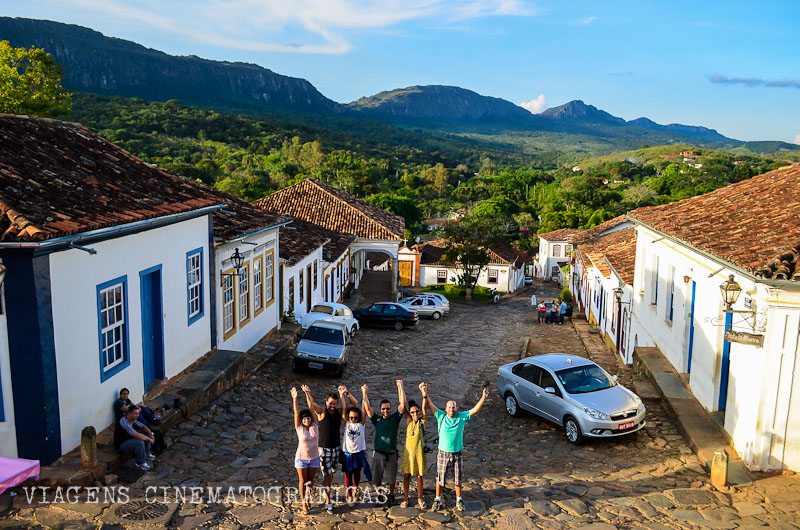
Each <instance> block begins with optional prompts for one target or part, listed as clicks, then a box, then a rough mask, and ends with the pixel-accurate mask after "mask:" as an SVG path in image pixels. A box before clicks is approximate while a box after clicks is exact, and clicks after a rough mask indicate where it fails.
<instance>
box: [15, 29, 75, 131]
mask: <svg viewBox="0 0 800 530" xmlns="http://www.w3.org/2000/svg"><path fill="white" fill-rule="evenodd" d="M62 73H63V68H62V67H61V66H60V65H59V64H58V63H56V62H55V61H54V60H53V58H52V57H50V54H48V53H46V52H45V51H44V50H42V49H41V48H30V49H27V48H12V47H11V45H10V44H9V43H8V41H5V40H4V41H0V112H2V113H7V114H27V115H29V116H56V115H59V114H65V113H67V112H69V111H70V107H71V103H70V95H69V94H68V93H67V92H65V91H64V90H63V89H62V87H61V75H62Z"/></svg>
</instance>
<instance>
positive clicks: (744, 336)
mask: <svg viewBox="0 0 800 530" xmlns="http://www.w3.org/2000/svg"><path fill="white" fill-rule="evenodd" d="M725 340H727V341H728V342H738V343H739V344H747V345H749V346H755V347H756V348H763V347H764V335H754V334H752V333H745V332H744V331H733V330H728V331H726V332H725Z"/></svg>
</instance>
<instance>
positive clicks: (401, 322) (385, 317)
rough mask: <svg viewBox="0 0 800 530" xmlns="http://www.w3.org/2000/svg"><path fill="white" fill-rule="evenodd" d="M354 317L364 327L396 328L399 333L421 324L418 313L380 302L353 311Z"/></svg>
mask: <svg viewBox="0 0 800 530" xmlns="http://www.w3.org/2000/svg"><path fill="white" fill-rule="evenodd" d="M353 316H355V317H356V318H357V319H358V323H359V324H361V325H362V326H375V327H382V328H394V329H396V330H397V331H400V330H401V329H403V328H404V327H408V326H415V325H416V324H417V322H419V315H418V314H417V312H416V311H412V310H410V309H408V308H407V307H405V306H403V305H402V304H394V303H392V302H378V303H377V304H372V305H371V306H367V307H362V308H361V309H356V310H355V311H353Z"/></svg>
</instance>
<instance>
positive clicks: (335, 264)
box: [286, 249, 363, 302]
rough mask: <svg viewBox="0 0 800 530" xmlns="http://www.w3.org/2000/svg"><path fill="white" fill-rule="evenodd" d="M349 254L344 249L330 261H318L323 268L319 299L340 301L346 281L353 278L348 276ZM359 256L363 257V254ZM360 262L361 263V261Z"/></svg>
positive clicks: (348, 281)
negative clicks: (326, 293) (326, 291)
mask: <svg viewBox="0 0 800 530" xmlns="http://www.w3.org/2000/svg"><path fill="white" fill-rule="evenodd" d="M350 256H351V254H350V250H349V249H348V250H345V251H344V252H343V253H342V254H340V255H339V256H336V257H333V258H331V259H332V260H333V261H331V262H330V263H327V262H320V263H321V266H322V268H323V272H322V282H323V283H322V284H321V285H320V300H325V301H327V302H340V301H341V300H342V295H343V294H344V289H345V288H346V287H347V284H348V283H350V282H351V281H353V278H351V277H350V270H349V269H350ZM356 257H358V255H356V256H355V257H354V258H353V259H355V258H356ZM361 257H363V254H362V256H361ZM360 261H361V260H360ZM361 262H362V263H363V261H361ZM357 274H358V272H357ZM357 277H358V276H357ZM331 278H333V284H331ZM296 282H297V280H296V279H295V283H296ZM286 285H287V286H288V282H287V283H286ZM326 285H327V289H328V297H327V300H326V299H325V286H326ZM295 288H296V286H295ZM295 300H297V298H295Z"/></svg>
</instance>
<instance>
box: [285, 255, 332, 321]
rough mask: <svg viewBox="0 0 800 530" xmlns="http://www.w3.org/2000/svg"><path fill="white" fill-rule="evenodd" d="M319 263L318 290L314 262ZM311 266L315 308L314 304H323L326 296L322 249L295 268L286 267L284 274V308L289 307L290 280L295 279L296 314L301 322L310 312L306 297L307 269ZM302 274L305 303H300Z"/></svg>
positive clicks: (296, 264) (312, 297)
mask: <svg viewBox="0 0 800 530" xmlns="http://www.w3.org/2000/svg"><path fill="white" fill-rule="evenodd" d="M315 261H316V263H317V288H316V289H314V279H313V276H314V262H315ZM309 265H311V276H312V278H311V307H314V304H316V303H317V302H322V300H323V298H324V296H325V284H324V283H323V282H324V277H323V273H322V265H323V261H322V247H321V246H320V247H318V248H316V249H315V250H314V251H313V252H312V253H311V254H309V255H308V256H306V257H305V258H303V259H302V260H300V261H299V262H298V263H295V264H294V265H293V266H291V267H289V266H287V265H284V268H283V270H284V274H285V275H286V277H285V279H284V286H285V293H284V297H285V300H284V302H283V304H284V307H287V308H288V307H289V278H294V291H295V292H294V314H295V317H296V318H297V320H298V321H299V320H300V318H301V317H303V316H304V315H305V314H306V313H308V311H306V299H305V297H306V295H307V294H308V285H306V282H307V281H308V273H307V269H308V266H309ZM300 273H302V274H303V291H304V292H303V301H302V302H300V282H299V280H298V276H299V275H300Z"/></svg>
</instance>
